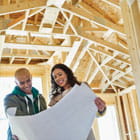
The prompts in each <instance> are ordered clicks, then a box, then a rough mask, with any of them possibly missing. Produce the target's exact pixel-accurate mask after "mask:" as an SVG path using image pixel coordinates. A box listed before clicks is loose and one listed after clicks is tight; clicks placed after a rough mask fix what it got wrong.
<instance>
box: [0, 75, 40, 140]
mask: <svg viewBox="0 0 140 140" xmlns="http://www.w3.org/2000/svg"><path fill="white" fill-rule="evenodd" d="M32 83H33V87H35V88H37V89H38V90H39V92H40V93H42V82H41V78H39V77H35V78H33V79H32ZM14 87H15V82H14V78H13V77H0V140H7V129H8V120H7V118H6V116H5V113H4V107H3V99H4V97H5V96H6V95H7V94H9V93H11V92H12V90H13V88H14Z"/></svg>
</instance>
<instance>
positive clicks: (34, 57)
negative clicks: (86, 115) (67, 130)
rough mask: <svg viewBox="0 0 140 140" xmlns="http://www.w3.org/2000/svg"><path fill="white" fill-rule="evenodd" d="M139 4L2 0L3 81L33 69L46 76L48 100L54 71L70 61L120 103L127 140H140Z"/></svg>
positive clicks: (102, 94) (78, 72) (99, 0)
mask: <svg viewBox="0 0 140 140" xmlns="http://www.w3.org/2000/svg"><path fill="white" fill-rule="evenodd" d="M139 6H140V1H138V0H134V1H130V0H0V77H3V76H6V77H8V76H13V75H14V72H15V70H16V69H17V68H19V67H27V68H29V69H30V71H31V73H32V74H33V76H40V77H41V78H42V84H43V94H44V96H45V97H46V100H47V99H48V93H49V90H50V69H51V67H52V66H53V65H54V64H56V63H65V64H66V65H68V66H69V67H70V68H72V70H73V72H74V73H75V75H76V76H77V78H78V80H80V81H86V82H88V84H89V85H90V87H91V88H92V89H93V91H94V92H95V93H96V94H97V95H98V96H100V97H101V98H102V99H104V100H105V101H106V104H107V105H112V104H113V105H115V107H116V111H117V114H118V115H117V119H118V123H119V128H120V129H119V130H120V136H121V139H122V140H140V107H139V103H138V97H139V96H140V95H139V94H138V93H140V86H139V85H140V76H139V75H140V74H139V69H140V59H139V58H140V57H139V56H140V50H139V48H140V39H139V36H140V26H139V25H140V11H139V9H140V8H139ZM139 99H140V98H139ZM94 127H96V125H95V126H94ZM96 131H97V130H96ZM96 137H97V140H100V139H99V136H98V133H96Z"/></svg>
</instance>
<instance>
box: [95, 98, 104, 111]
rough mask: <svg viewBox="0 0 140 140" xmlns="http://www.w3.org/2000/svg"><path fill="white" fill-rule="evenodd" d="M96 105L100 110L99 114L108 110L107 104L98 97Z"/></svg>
mask: <svg viewBox="0 0 140 140" xmlns="http://www.w3.org/2000/svg"><path fill="white" fill-rule="evenodd" d="M95 104H96V106H97V108H98V112H99V113H100V112H104V111H105V109H106V104H105V102H104V101H103V100H102V99H101V98H100V97H97V98H96V99H95Z"/></svg>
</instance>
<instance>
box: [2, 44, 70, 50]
mask: <svg viewBox="0 0 140 140" xmlns="http://www.w3.org/2000/svg"><path fill="white" fill-rule="evenodd" d="M3 47H4V48H9V49H24V50H25V49H27V50H47V51H57V50H58V51H64V52H69V51H70V50H71V47H64V46H63V47H62V46H52V45H33V44H17V43H5V44H4V46H3Z"/></svg>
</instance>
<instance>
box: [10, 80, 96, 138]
mask: <svg viewBox="0 0 140 140" xmlns="http://www.w3.org/2000/svg"><path fill="white" fill-rule="evenodd" d="M95 98H96V95H95V94H94V93H93V92H92V90H91V89H90V88H89V87H88V86H87V85H86V84H84V83H83V84H81V85H80V86H78V85H75V86H74V87H73V88H72V89H71V91H70V92H69V93H68V94H67V95H65V97H63V99H61V101H59V102H58V103H57V104H56V105H54V106H53V107H51V108H49V109H47V110H45V111H42V112H40V113H38V114H36V115H31V116H9V120H10V124H11V128H12V132H13V134H15V135H17V136H18V137H19V139H20V140H86V138H87V136H88V134H89V131H90V129H91V126H92V123H93V120H94V118H95V116H96V112H97V107H96V105H95V104H94V100H95Z"/></svg>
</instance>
